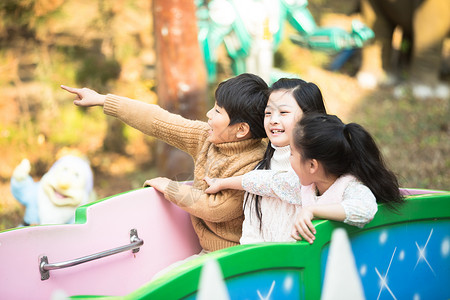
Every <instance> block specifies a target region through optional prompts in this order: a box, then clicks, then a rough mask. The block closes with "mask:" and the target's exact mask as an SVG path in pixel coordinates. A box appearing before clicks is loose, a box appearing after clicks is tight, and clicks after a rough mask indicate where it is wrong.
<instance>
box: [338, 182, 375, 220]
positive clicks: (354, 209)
mask: <svg viewBox="0 0 450 300" xmlns="http://www.w3.org/2000/svg"><path fill="white" fill-rule="evenodd" d="M341 204H342V206H343V208H344V210H345V216H346V217H345V220H344V223H347V224H349V225H352V226H357V227H359V228H362V227H364V225H366V224H367V223H369V222H370V221H372V219H373V217H374V216H375V214H376V212H377V210H378V205H377V200H376V198H375V196H374V194H373V193H372V191H371V190H370V189H369V188H368V187H367V186H365V185H364V184H362V183H361V182H359V181H352V182H350V183H349V185H348V187H347V188H346V189H345V191H344V195H343V199H342V202H341Z"/></svg>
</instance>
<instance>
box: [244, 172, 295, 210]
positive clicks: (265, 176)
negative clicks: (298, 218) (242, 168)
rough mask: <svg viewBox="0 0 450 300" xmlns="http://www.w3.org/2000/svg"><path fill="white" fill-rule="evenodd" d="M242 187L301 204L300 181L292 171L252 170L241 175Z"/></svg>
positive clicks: (256, 192)
mask: <svg viewBox="0 0 450 300" xmlns="http://www.w3.org/2000/svg"><path fill="white" fill-rule="evenodd" d="M242 187H243V188H244V190H245V191H247V192H249V193H252V194H256V195H259V196H264V197H275V198H279V199H281V200H282V201H286V202H288V203H291V204H301V196H300V189H301V186H300V181H299V179H298V177H297V175H296V174H295V173H294V172H285V171H275V170H253V171H250V172H248V173H246V174H245V175H244V176H243V178H242Z"/></svg>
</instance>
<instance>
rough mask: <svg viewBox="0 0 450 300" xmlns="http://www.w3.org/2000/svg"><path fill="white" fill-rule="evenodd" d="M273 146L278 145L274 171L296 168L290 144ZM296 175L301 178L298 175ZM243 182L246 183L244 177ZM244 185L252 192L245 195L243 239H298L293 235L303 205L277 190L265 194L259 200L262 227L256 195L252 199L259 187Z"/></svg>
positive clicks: (256, 241) (272, 168)
mask: <svg viewBox="0 0 450 300" xmlns="http://www.w3.org/2000/svg"><path fill="white" fill-rule="evenodd" d="M272 147H273V148H274V149H275V152H274V154H273V157H272V159H271V161H270V167H271V170H270V171H275V172H280V171H281V172H282V171H285V172H287V171H288V172H294V170H292V167H291V164H290V163H289V156H290V155H291V151H290V147H289V146H286V147H275V146H273V145H272ZM252 172H253V171H252ZM255 172H260V171H255ZM294 174H295V173H294ZM246 177H247V176H246ZM244 178H245V177H244ZM296 178H297V180H298V177H297V176H296ZM242 184H243V186H244V180H243V182H242ZM265 184H268V183H267V182H266V183H265ZM244 189H245V190H246V191H247V192H248V193H246V194H245V196H244V217H245V219H244V223H243V224H242V237H241V239H240V243H241V244H251V243H259V242H271V241H277V242H284V241H294V239H292V238H291V237H290V235H291V231H292V228H293V225H294V220H295V216H296V215H297V212H298V210H299V208H300V205H298V204H291V203H289V202H287V201H283V200H281V199H280V198H279V197H278V196H276V195H275V194H273V195H262V198H261V199H260V200H259V205H260V208H261V213H262V220H263V222H262V226H263V227H262V228H261V230H260V222H259V219H258V216H257V214H256V208H255V202H254V199H252V196H253V197H256V196H255V195H254V194H256V193H257V191H256V193H255V190H254V189H251V188H249V189H247V188H246V187H245V186H244ZM249 193H251V194H249ZM252 194H253V195H252Z"/></svg>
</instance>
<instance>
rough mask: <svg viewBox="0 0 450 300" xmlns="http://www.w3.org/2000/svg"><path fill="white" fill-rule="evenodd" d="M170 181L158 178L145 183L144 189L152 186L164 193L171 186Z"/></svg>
mask: <svg viewBox="0 0 450 300" xmlns="http://www.w3.org/2000/svg"><path fill="white" fill-rule="evenodd" d="M169 182H170V179H169V178H165V177H156V178H153V179H150V180H146V181H145V182H144V187H146V186H151V187H152V188H154V189H155V190H157V191H158V192H161V193H164V191H165V190H166V188H167V186H168V185H169Z"/></svg>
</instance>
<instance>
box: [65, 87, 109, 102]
mask: <svg viewBox="0 0 450 300" xmlns="http://www.w3.org/2000/svg"><path fill="white" fill-rule="evenodd" d="M61 88H62V89H63V90H66V91H68V92H69V93H72V94H75V95H77V97H76V99H75V100H74V101H73V104H75V105H77V106H85V107H88V106H95V105H99V106H103V104H104V103H105V98H106V96H105V95H102V94H99V93H97V92H96V91H94V90H91V89H88V88H82V89H78V88H73V87H68V86H65V85H61Z"/></svg>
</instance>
